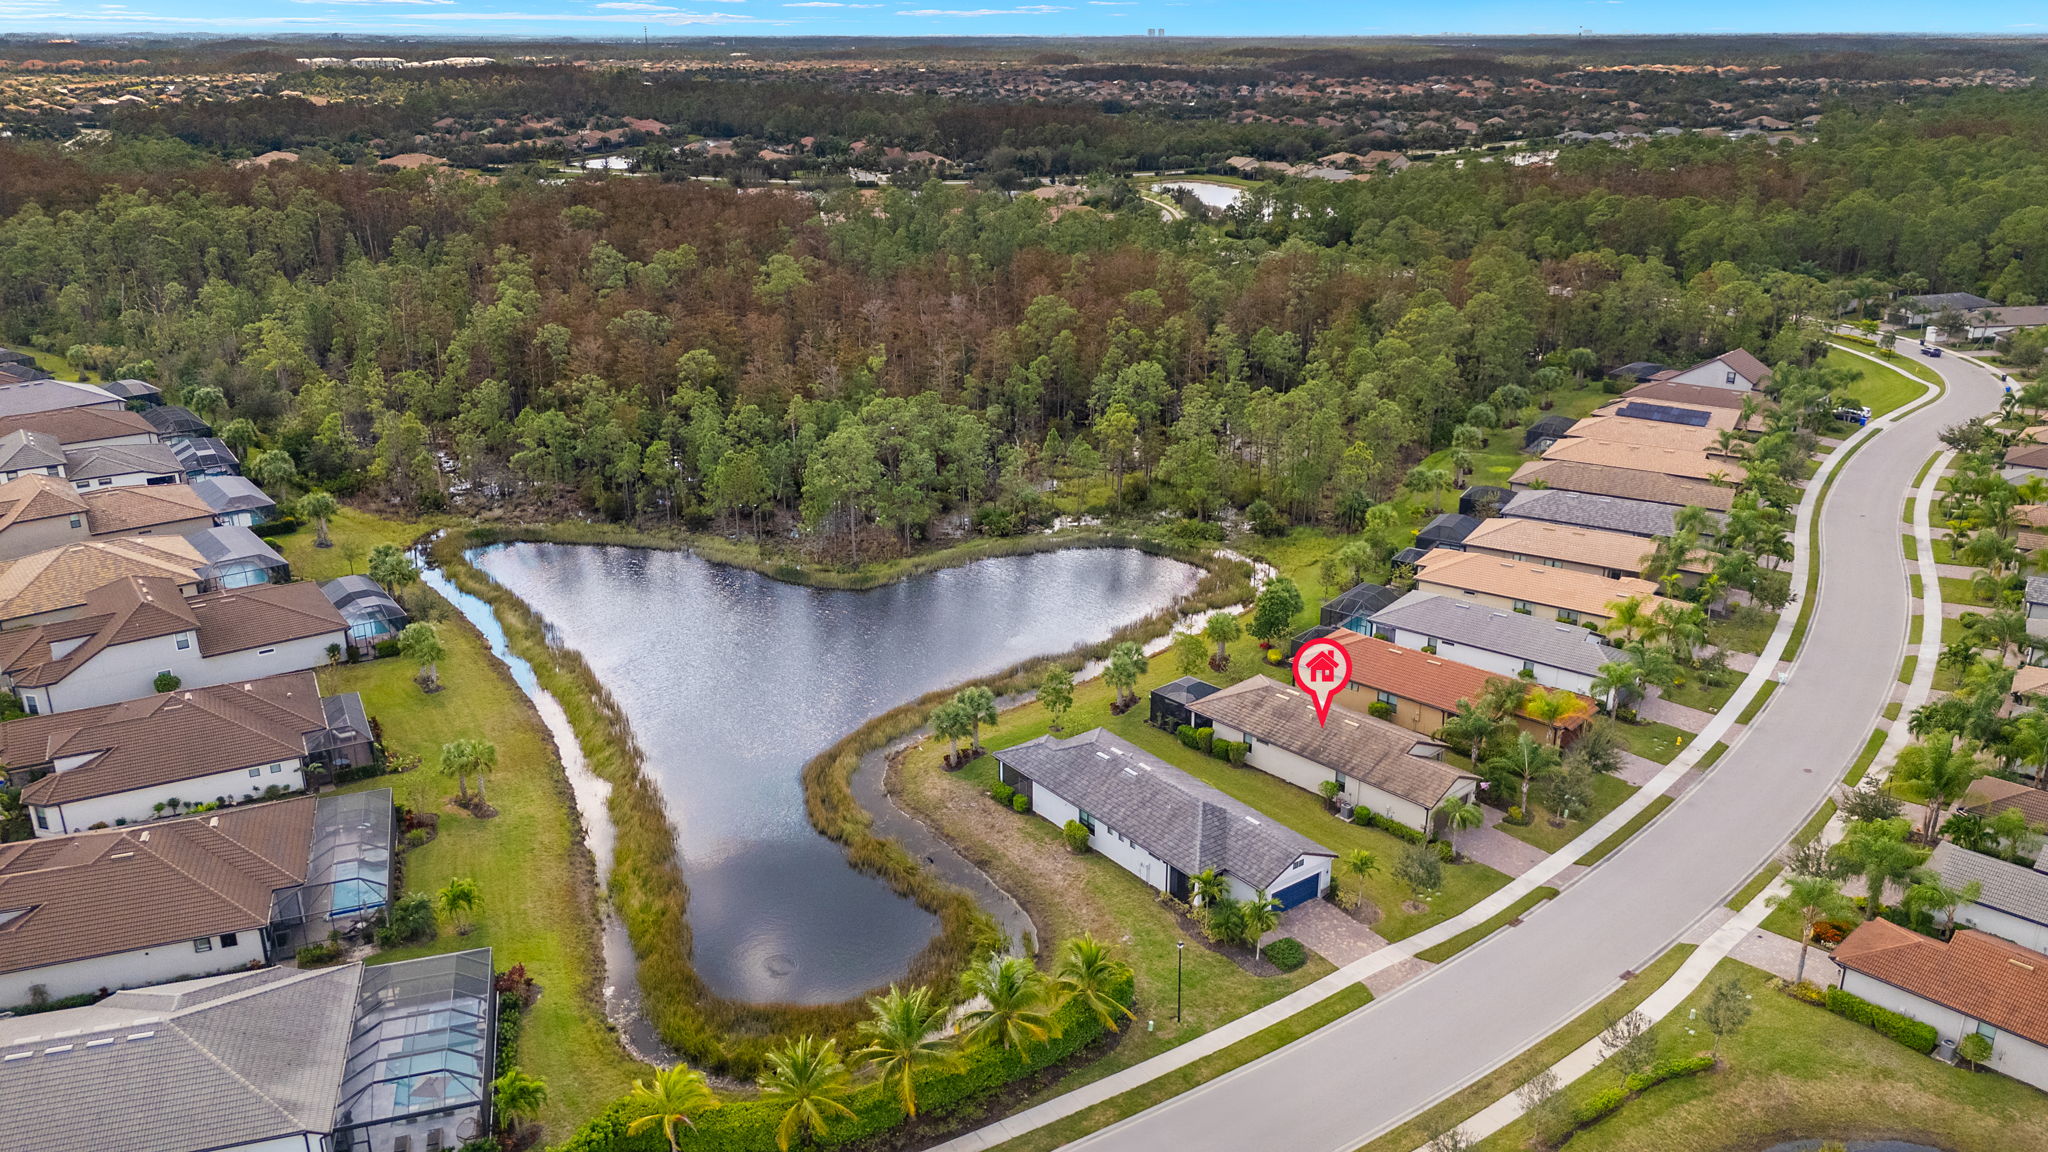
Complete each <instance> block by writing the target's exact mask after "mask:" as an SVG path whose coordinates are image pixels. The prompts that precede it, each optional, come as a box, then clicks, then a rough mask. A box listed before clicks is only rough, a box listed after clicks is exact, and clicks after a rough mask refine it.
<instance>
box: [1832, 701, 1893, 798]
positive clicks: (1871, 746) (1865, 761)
mask: <svg viewBox="0 0 2048 1152" xmlns="http://www.w3.org/2000/svg"><path fill="white" fill-rule="evenodd" d="M1898 708H1899V706H1898V705H1897V704H1893V705H1892V706H1891V707H1890V708H1889V709H1887V712H1888V713H1889V715H1888V716H1887V717H1886V718H1887V719H1896V718H1897V716H1898ZM1884 736H1885V734H1884V733H1883V732H1872V733H1871V734H1870V739H1868V740H1865V741H1864V742H1863V751H1862V753H1861V754H1859V755H1858V756H1857V757H1856V762H1855V763H1854V764H1851V765H1849V774H1848V775H1847V776H1844V777H1842V783H1844V784H1847V785H1848V786H1849V787H1851V788H1854V787H1855V786H1856V785H1857V784H1858V783H1860V782H1862V780H1863V774H1864V773H1865V772H1868V771H1870V762H1871V761H1873V760H1875V759H1877V750H1878V749H1879V748H1882V747H1884Z"/></svg>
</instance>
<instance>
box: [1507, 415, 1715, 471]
mask: <svg viewBox="0 0 2048 1152" xmlns="http://www.w3.org/2000/svg"><path fill="white" fill-rule="evenodd" d="M1625 423H1627V424H1635V425H1641V426H1643V427H1647V428H1652V429H1658V428H1664V427H1668V426H1666V425H1658V424H1652V423H1651V422H1649V421H1647V420H1629V421H1626V422H1625ZM1682 431H1690V430H1682ZM1543 459H1544V460H1545V461H1556V460H1563V461H1568V462H1570V463H1574V464H1594V465H1598V466H1600V467H1602V468H1614V469H1625V470H1628V471H1633V472H1644V473H1649V474H1651V475H1654V476H1678V477H1683V478H1685V479H1689V480H1712V479H1715V478H1719V479H1721V480H1725V481H1727V482H1728V483H1731V484H1739V483H1741V482H1742V480H1743V479H1744V478H1745V477H1747V476H1748V475H1749V471H1748V469H1746V468H1744V467H1743V466H1742V465H1741V464H1739V463H1737V462H1736V461H1735V460H1733V459H1731V458H1729V457H1727V456H1723V455H1721V454H1719V453H1717V452H1711V451H1707V450H1705V449H1699V448H1664V447H1659V446H1657V445H1655V444H1646V443H1636V442H1631V441H1627V440H1603V439H1596V438H1594V437H1592V436H1571V437H1567V438H1565V439H1563V440H1559V441H1558V442H1557V443H1555V444H1552V445H1551V446H1550V447H1549V448H1548V449H1546V450H1545V451H1544V453H1543Z"/></svg>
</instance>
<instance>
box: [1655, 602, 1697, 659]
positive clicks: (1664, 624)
mask: <svg viewBox="0 0 2048 1152" xmlns="http://www.w3.org/2000/svg"><path fill="white" fill-rule="evenodd" d="M1657 630H1658V632H1659V633H1661V634H1662V635H1663V637H1664V644H1665V646H1666V647H1668V648H1670V649H1671V655H1672V656H1674V657H1675V658H1677V659H1679V660H1681V661H1684V662H1685V663H1687V664H1691V663H1692V662H1693V653H1694V652H1695V651H1697V650H1698V649H1699V647H1700V646H1701V645H1702V644H1705V643H1706V642H1707V610H1706V609H1705V608H1702V607H1700V606H1699V605H1698V604H1679V603H1676V602H1673V603H1670V604H1666V605H1664V606H1663V607H1662V608H1659V609H1658V610H1657Z"/></svg>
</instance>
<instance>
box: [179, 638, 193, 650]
mask: <svg viewBox="0 0 2048 1152" xmlns="http://www.w3.org/2000/svg"><path fill="white" fill-rule="evenodd" d="M191 646H192V638H191V637H190V636H180V637H178V651H180V652H183V651H184V650H185V649H187V648H190V647H191Z"/></svg>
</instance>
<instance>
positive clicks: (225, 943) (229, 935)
mask: <svg viewBox="0 0 2048 1152" xmlns="http://www.w3.org/2000/svg"><path fill="white" fill-rule="evenodd" d="M1296 863H1299V861H1296ZM220 946H221V947H223V948H233V947H234V946H235V934H234V933H233V932H223V933H221V934H220Z"/></svg>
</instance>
